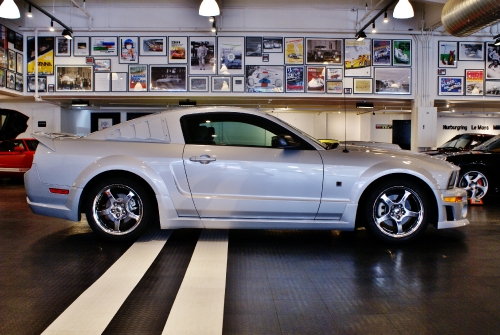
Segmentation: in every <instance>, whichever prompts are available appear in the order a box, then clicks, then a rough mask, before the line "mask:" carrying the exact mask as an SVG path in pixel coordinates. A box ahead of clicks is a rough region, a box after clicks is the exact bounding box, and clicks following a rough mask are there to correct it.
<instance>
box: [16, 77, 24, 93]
mask: <svg viewBox="0 0 500 335" xmlns="http://www.w3.org/2000/svg"><path fill="white" fill-rule="evenodd" d="M23 89H24V82H23V75H22V74H20V73H16V91H19V92H22V91H23Z"/></svg>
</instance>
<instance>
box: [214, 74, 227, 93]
mask: <svg viewBox="0 0 500 335" xmlns="http://www.w3.org/2000/svg"><path fill="white" fill-rule="evenodd" d="M231 84H232V82H231V77H216V76H213V77H212V92H231Z"/></svg>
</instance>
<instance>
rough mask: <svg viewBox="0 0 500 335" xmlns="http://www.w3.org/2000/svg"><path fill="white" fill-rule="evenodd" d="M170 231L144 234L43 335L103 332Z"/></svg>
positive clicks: (88, 334)
mask: <svg viewBox="0 0 500 335" xmlns="http://www.w3.org/2000/svg"><path fill="white" fill-rule="evenodd" d="M171 233H172V231H171V230H163V231H160V232H156V233H154V234H148V235H145V236H143V237H141V238H140V239H139V240H138V241H137V242H135V243H134V244H133V245H132V246H131V247H130V248H129V249H128V250H127V251H126V252H125V253H124V254H123V255H122V257H120V259H119V260H118V261H116V263H115V264H113V266H111V267H110V268H109V270H108V271H106V273H104V274H103V275H102V277H101V278H99V279H98V280H97V281H96V282H95V283H94V284H93V285H92V286H91V287H89V288H88V289H87V290H86V291H85V292H83V293H82V295H80V297H78V299H77V300H75V301H74V302H73V304H71V306H69V307H68V308H67V309H66V310H65V311H64V312H63V313H62V314H61V315H60V316H59V317H58V318H57V319H56V320H55V321H54V322H53V323H52V324H51V325H50V326H49V327H48V328H47V329H46V330H45V331H44V332H43V333H42V335H55V334H58V335H59V334H61V335H63V334H64V335H72V334H73V335H76V334H79V335H80V334H81V335H83V334H85V335H90V334H96V335H97V334H102V332H103V331H104V330H105V329H106V327H107V326H108V324H109V322H110V321H111V319H112V318H113V317H114V315H115V314H116V312H117V311H118V309H119V308H120V307H121V306H122V305H123V303H124V301H125V299H126V298H127V297H128V296H129V294H130V292H132V290H133V289H134V287H135V286H136V285H137V283H138V282H139V281H140V280H141V278H142V277H143V276H144V274H145V273H146V271H147V270H148V268H149V267H150V266H151V264H152V263H153V261H154V260H155V258H156V256H158V254H159V253H160V251H161V249H162V248H163V246H164V245H165V242H166V241H167V240H168V238H169V237H170V235H171Z"/></svg>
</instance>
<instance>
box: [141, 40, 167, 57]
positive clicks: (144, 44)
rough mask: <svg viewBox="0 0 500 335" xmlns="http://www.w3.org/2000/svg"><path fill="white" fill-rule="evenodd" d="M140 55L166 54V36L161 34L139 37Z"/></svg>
mask: <svg viewBox="0 0 500 335" xmlns="http://www.w3.org/2000/svg"><path fill="white" fill-rule="evenodd" d="M139 55H140V56H166V55H167V38H166V37H161V36H151V37H141V38H140V39H139Z"/></svg>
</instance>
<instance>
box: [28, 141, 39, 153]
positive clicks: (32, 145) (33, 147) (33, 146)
mask: <svg viewBox="0 0 500 335" xmlns="http://www.w3.org/2000/svg"><path fill="white" fill-rule="evenodd" d="M26 144H27V145H28V148H29V149H30V150H31V151H35V150H36V147H37V146H38V141H37V140H27V141H26Z"/></svg>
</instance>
